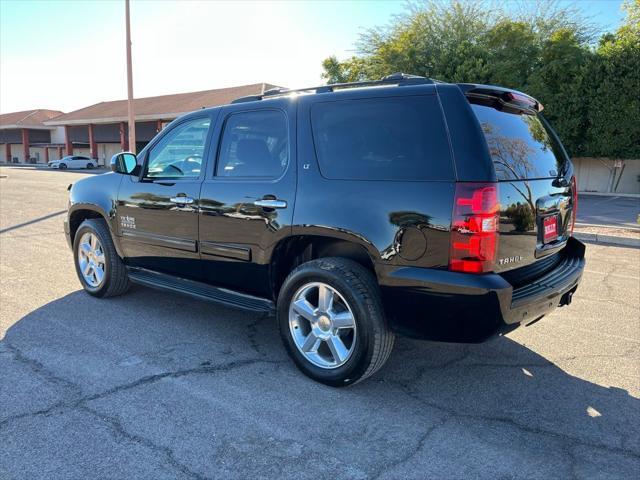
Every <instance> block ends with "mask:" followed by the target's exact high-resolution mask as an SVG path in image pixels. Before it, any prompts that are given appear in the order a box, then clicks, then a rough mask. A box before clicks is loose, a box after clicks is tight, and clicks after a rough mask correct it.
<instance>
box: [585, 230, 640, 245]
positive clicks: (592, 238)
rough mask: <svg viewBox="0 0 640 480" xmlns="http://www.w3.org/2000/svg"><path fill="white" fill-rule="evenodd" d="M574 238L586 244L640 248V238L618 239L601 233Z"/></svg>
mask: <svg viewBox="0 0 640 480" xmlns="http://www.w3.org/2000/svg"><path fill="white" fill-rule="evenodd" d="M573 236H574V237H575V238H576V239H577V240H583V241H585V242H594V243H604V244H607V245H618V246H621V247H633V248H640V238H629V237H616V236H614V235H603V234H601V233H577V232H574V234H573Z"/></svg>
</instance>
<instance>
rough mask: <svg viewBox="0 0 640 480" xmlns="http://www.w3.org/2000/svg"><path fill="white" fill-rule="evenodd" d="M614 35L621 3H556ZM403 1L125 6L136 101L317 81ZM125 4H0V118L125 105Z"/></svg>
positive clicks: (3, 0) (135, 1)
mask: <svg viewBox="0 0 640 480" xmlns="http://www.w3.org/2000/svg"><path fill="white" fill-rule="evenodd" d="M561 3H564V4H573V5H574V6H577V7H579V8H580V9H581V10H582V11H583V12H584V14H585V15H586V16H588V17H591V18H592V20H593V21H594V22H595V23H596V24H597V25H598V26H599V28H600V29H601V30H602V31H603V32H604V31H610V30H614V29H615V28H616V27H617V25H618V24H619V22H620V20H621V18H622V13H621V11H620V4H621V3H622V0H581V1H577V2H575V1H574V2H571V1H567V2H561ZM403 11H404V2H402V1H393V0H375V1H364V0H363V1H289V2H266V1H262V2H256V3H252V2H248V1H237V2H222V1H219V2H214V1H190V2H172V1H167V0H164V1H155V0H132V6H131V15H132V19H131V20H132V30H133V60H134V94H135V96H136V97H144V96H152V95H161V94H167V93H176V92H185V91H194V90H205V89H210V88H217V87H224V86H231V85H239V84H248V83H260V82H268V83H274V84H278V85H286V86H289V87H295V86H304V85H308V84H317V83H320V73H321V66H320V62H321V61H322V59H324V58H326V57H327V56H329V55H334V54H335V55H337V56H338V57H345V56H347V55H349V54H350V53H351V51H352V50H353V45H354V42H355V41H356V40H357V38H358V33H359V32H361V31H362V30H363V29H366V28H369V27H373V26H376V25H384V24H386V23H387V22H389V20H390V19H391V17H392V15H393V14H397V13H402V12H403ZM123 18H124V1H123V0H101V1H97V0H94V1H81V0H65V1H57V0H45V1H41V0H40V1H37V0H0V112H11V111H17V110H26V109H30V108H52V109H59V110H63V111H71V110H74V109H77V108H81V107H83V106H87V105H90V104H93V103H97V102H100V101H105V100H115V99H121V98H125V97H126V76H125V62H124V20H123Z"/></svg>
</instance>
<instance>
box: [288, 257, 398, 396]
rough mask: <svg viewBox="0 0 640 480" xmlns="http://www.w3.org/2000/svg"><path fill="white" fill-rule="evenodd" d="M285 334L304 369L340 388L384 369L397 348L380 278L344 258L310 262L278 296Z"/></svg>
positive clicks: (289, 351)
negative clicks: (380, 286) (384, 306)
mask: <svg viewBox="0 0 640 480" xmlns="http://www.w3.org/2000/svg"><path fill="white" fill-rule="evenodd" d="M278 324H279V328H280V335H281V337H282V341H283V342H284V345H285V348H286V349H287V351H288V353H289V355H290V356H291V358H292V359H293V361H294V362H295V364H296V365H297V366H298V368H299V369H300V370H301V371H302V372H303V373H304V374H305V375H307V376H309V377H311V378H312V379H314V380H316V381H318V382H322V383H324V384H327V385H331V386H334V387H342V386H347V385H352V384H354V383H356V382H359V381H361V380H364V379H365V378H367V377H369V376H371V375H373V374H374V373H375V372H376V371H377V370H379V369H380V368H381V367H382V366H383V365H384V364H385V362H386V361H387V359H388V358H389V355H390V353H391V350H392V348H393V343H394V335H393V332H391V330H390V329H389V328H388V326H387V323H386V320H385V316H384V310H383V307H382V301H381V299H380V291H379V288H378V285H377V283H376V281H375V278H374V276H373V275H372V274H371V272H369V271H368V270H367V269H365V268H364V267H363V266H361V265H360V264H358V263H356V262H354V261H352V260H348V259H344V258H322V259H318V260H312V261H310V262H307V263H304V264H302V265H300V266H299V267H298V268H296V269H295V270H294V271H293V272H291V274H290V275H289V276H288V277H287V279H286V280H285V282H284V285H283V286H282V289H281V290H280V294H279V296H278Z"/></svg>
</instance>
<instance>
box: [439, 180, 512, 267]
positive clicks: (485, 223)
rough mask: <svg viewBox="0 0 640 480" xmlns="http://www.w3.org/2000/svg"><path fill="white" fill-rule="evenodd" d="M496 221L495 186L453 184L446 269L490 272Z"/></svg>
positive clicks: (496, 229) (492, 265)
mask: <svg viewBox="0 0 640 480" xmlns="http://www.w3.org/2000/svg"><path fill="white" fill-rule="evenodd" d="M499 220H500V204H499V203H498V184H497V183H457V184H456V195H455V200H454V207H453V219H452V222H451V248H450V255H449V270H453V271H455V272H468V273H484V272H491V271H493V269H494V266H495V259H496V250H497V248H498V222H499Z"/></svg>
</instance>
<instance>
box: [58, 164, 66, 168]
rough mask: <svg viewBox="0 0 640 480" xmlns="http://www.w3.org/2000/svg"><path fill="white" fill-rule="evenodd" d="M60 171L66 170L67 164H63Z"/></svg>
mask: <svg viewBox="0 0 640 480" xmlns="http://www.w3.org/2000/svg"><path fill="white" fill-rule="evenodd" d="M58 168H59V169H60V170H65V169H66V168H67V164H66V163H61V164H60V166H59V167H58Z"/></svg>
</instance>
